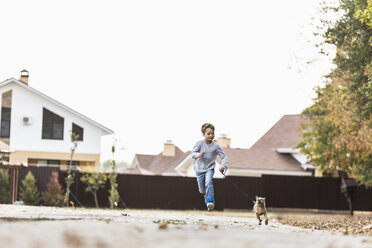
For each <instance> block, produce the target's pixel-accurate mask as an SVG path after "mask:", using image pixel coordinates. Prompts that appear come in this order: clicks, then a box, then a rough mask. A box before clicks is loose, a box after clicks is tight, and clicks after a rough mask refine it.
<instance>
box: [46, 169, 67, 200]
mask: <svg viewBox="0 0 372 248" xmlns="http://www.w3.org/2000/svg"><path fill="white" fill-rule="evenodd" d="M63 199H64V197H63V189H62V186H61V184H60V183H59V182H58V172H52V175H51V177H50V180H49V183H48V184H47V190H46V191H45V192H44V193H43V202H44V204H45V205H47V206H62V205H63Z"/></svg>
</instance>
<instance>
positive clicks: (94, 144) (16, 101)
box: [0, 83, 102, 154]
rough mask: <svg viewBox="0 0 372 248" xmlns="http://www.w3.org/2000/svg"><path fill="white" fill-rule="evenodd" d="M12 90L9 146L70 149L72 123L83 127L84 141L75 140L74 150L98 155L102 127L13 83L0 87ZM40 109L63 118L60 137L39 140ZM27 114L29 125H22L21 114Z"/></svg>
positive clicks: (44, 150)
mask: <svg viewBox="0 0 372 248" xmlns="http://www.w3.org/2000/svg"><path fill="white" fill-rule="evenodd" d="M10 89H12V111H11V128H10V149H11V150H13V151H17V150H19V151H36V152H63V153H69V152H70V146H71V142H70V133H69V131H70V130H71V129H72V123H75V124H76V125H78V126H80V127H82V128H84V140H83V141H80V142H79V145H78V148H77V150H76V153H87V154H99V153H100V146H101V134H102V130H101V129H100V128H98V127H97V126H95V125H93V124H91V123H90V122H88V121H86V120H84V119H83V118H81V117H79V116H77V115H75V114H73V113H71V112H70V111H67V110H65V109H64V108H62V107H60V106H58V105H56V104H54V103H53V102H50V101H48V100H47V99H44V98H43V97H40V96H39V95H37V94H36V93H34V92H31V91H30V90H28V89H25V88H24V87H22V86H19V85H17V84H16V83H9V84H7V85H5V86H3V87H0V98H1V96H2V93H4V92H6V91H8V90H10ZM43 108H46V109H48V110H49V111H51V112H53V113H55V114H57V115H59V116H61V117H63V118H64V134H63V140H47V139H42V138H41V136H42V124H43V119H42V117H43ZM26 116H27V117H30V118H31V119H32V123H31V124H30V125H24V124H23V117H26Z"/></svg>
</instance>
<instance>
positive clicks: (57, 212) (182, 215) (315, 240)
mask: <svg viewBox="0 0 372 248" xmlns="http://www.w3.org/2000/svg"><path fill="white" fill-rule="evenodd" d="M237 215H242V214H237V213H226V212H212V213H208V212H202V211H162V210H96V209H71V208H69V209H66V208H52V207H30V206H14V205H0V247H7V248H13V247H14V248H21V247H22V248H23V247H30V248H50V247H58V248H59V247H61V248H62V247H89V248H91V247H97V248H108V247H169V248H170V247H172V248H174V247H176V248H178V247H190V248H197V247H211V248H219V247H234V248H239V247H244V248H249V247H260V248H262V247H265V248H270V247H285V248H291V247H293V248H295V247H296V248H298V247H300V248H306V247H316V248H321V247H325V248H333V247H334V248H335V247H342V248H347V247H350V248H357V247H363V248H364V247H366V248H367V247H372V237H366V236H350V235H348V236H345V235H335V234H330V233H328V232H325V231H311V230H305V229H301V228H295V227H290V226H285V225H281V224H279V223H276V222H275V221H270V223H269V225H268V226H258V225H257V221H256V220H255V219H253V218H246V217H236V216H237Z"/></svg>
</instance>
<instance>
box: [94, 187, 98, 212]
mask: <svg viewBox="0 0 372 248" xmlns="http://www.w3.org/2000/svg"><path fill="white" fill-rule="evenodd" d="M93 195H94V202H95V203H96V208H99V205H98V200H97V191H94V193H93Z"/></svg>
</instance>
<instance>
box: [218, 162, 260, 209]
mask: <svg viewBox="0 0 372 248" xmlns="http://www.w3.org/2000/svg"><path fill="white" fill-rule="evenodd" d="M226 171H227V167H225V169H224V170H223V172H221V174H222V175H224V176H225V179H227V181H228V182H229V183H231V184H232V185H233V186H234V187H235V188H236V189H238V190H239V191H240V192H241V193H242V194H243V195H244V196H245V197H246V198H247V199H248V200H251V198H250V197H249V196H248V194H247V193H245V192H244V191H243V190H242V189H241V188H240V187H239V186H238V185H237V184H236V183H234V182H233V181H231V180H230V178H228V177H227V176H226V175H225V174H226ZM253 203H255V201H253Z"/></svg>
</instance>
